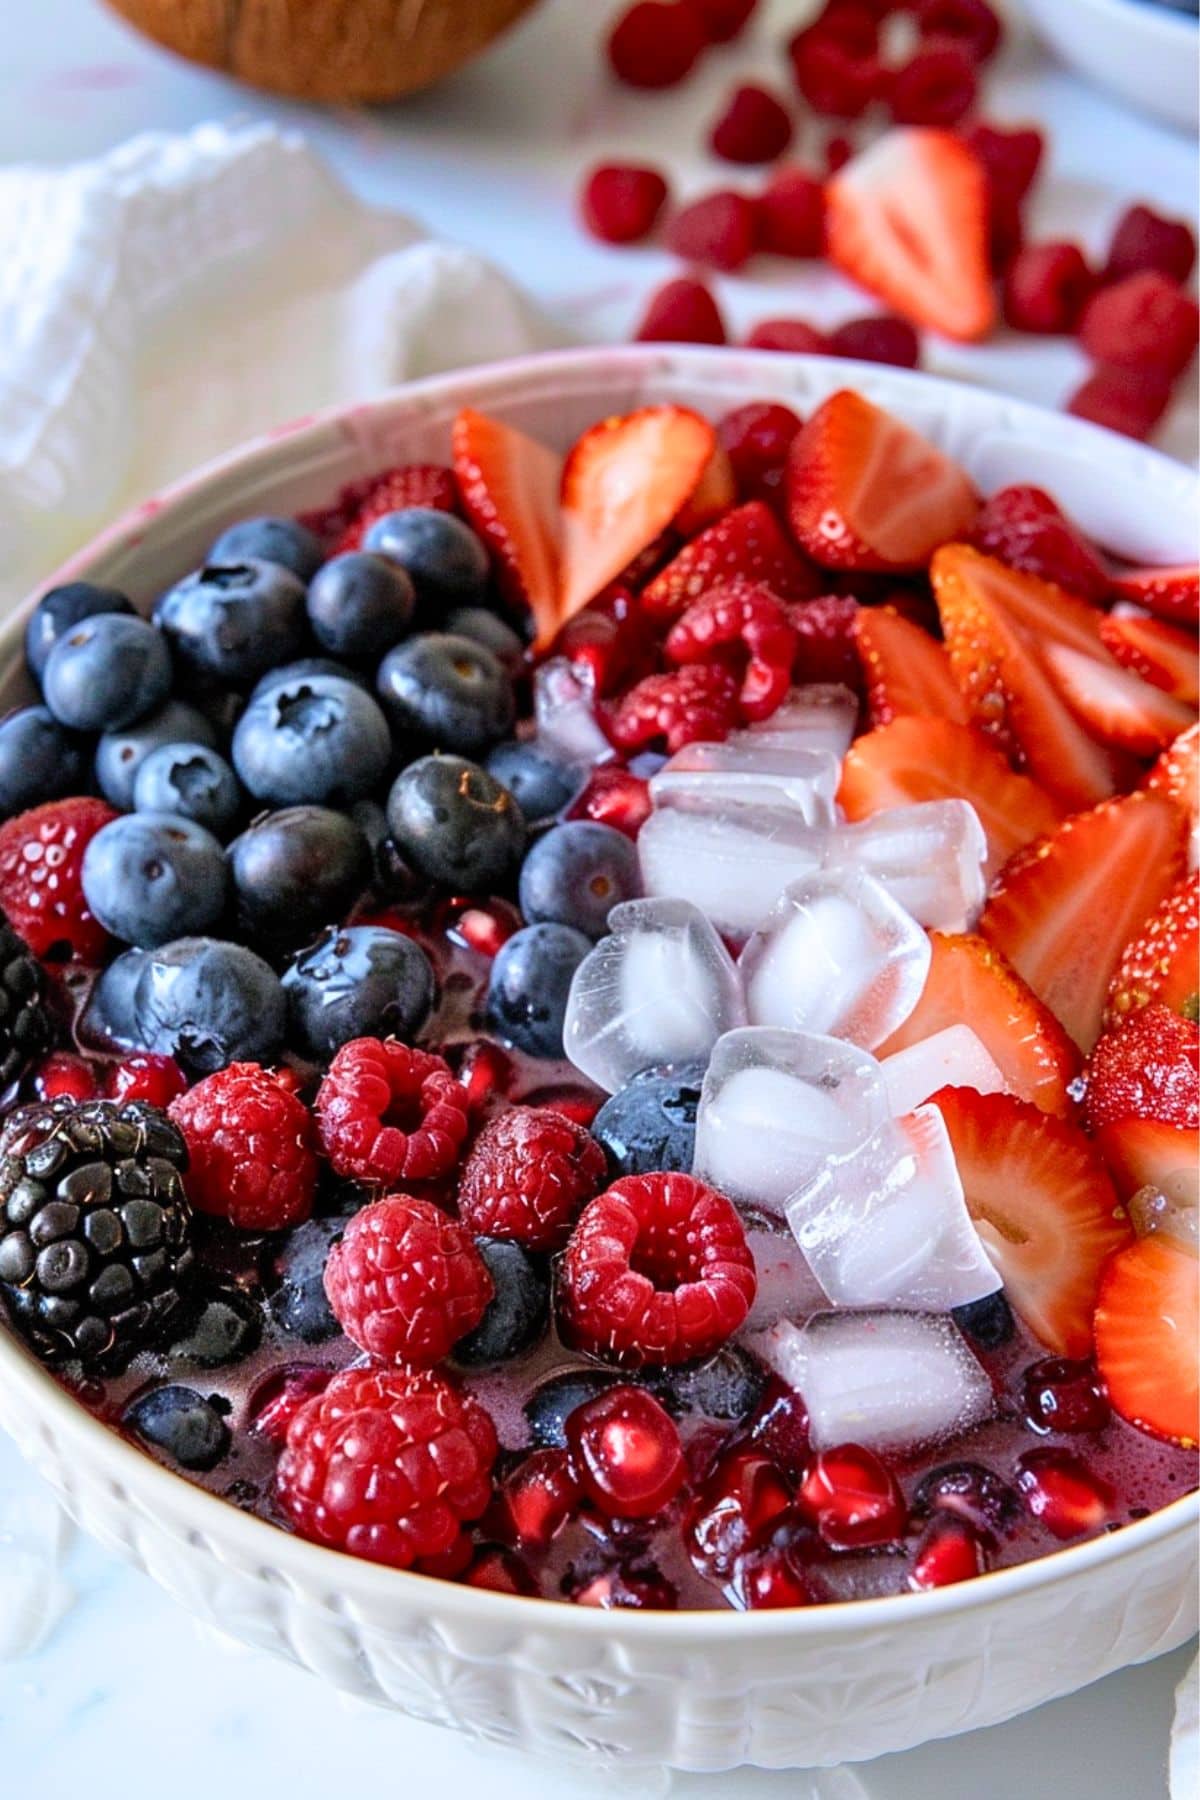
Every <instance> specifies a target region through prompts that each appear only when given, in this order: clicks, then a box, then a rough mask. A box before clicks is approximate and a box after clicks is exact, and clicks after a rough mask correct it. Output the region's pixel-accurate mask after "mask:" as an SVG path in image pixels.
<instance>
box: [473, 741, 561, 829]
mask: <svg viewBox="0 0 1200 1800" xmlns="http://www.w3.org/2000/svg"><path fill="white" fill-rule="evenodd" d="M486 766H487V772H488V774H489V775H494V776H495V777H496V780H497V781H499V782H502V783H503V784H504V786H505V787H506V788H507V789H508V791H509V793H510V794H513V795H515V797H516V799H517V801H518V802H519V804H520V807H521V811H522V812H523V813H524V814H525V817H526V818H527V819H528V821H529V823H530V824H531V825H536V824H538V823H539V822H540V821H541V820H542V819H549V818H553V816H554V815H555V814H556V813H560V812H561V811H562V809H563V807H564V806H566V805H567V803H568V802H569V801H571V800H573V799H574V797H575V795H576V794H577V793H578V791H579V786H580V782H579V776H578V774H577V773H576V771H575V770H574V769H568V768H567V766H566V764H565V763H560V762H555V760H554V758H553V757H552V756H547V754H546V752H545V751H544V750H540V749H539V748H538V746H537V745H536V744H534V743H528V744H520V743H518V742H517V741H516V739H515V738H510V739H509V741H508V742H507V743H506V744H497V745H496V748H495V749H494V750H493V751H491V752H490V753H489V755H488V759H487V765H486Z"/></svg>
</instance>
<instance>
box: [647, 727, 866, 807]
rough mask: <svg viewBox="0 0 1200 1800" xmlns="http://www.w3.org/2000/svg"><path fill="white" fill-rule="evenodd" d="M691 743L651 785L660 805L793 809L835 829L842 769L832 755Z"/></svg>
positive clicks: (747, 743)
mask: <svg viewBox="0 0 1200 1800" xmlns="http://www.w3.org/2000/svg"><path fill="white" fill-rule="evenodd" d="M739 736H740V737H741V738H742V739H743V740H744V741H743V742H741V743H740V744H739V743H733V742H726V743H724V744H703V743H697V744H688V745H687V747H686V748H685V749H683V750H680V751H679V752H678V753H677V754H676V755H675V756H673V757H672V758H671V760H670V762H668V763H667V764H666V766H665V768H663V769H661V770H660V771H659V772H658V773H657V774H656V775H654V776H653V777H652V778H651V781H650V798H651V800H652V801H653V802H654V804H655V805H656V806H680V807H684V808H690V807H695V806H696V805H697V804H699V805H700V806H701V807H703V808H705V809H708V810H712V809H713V808H715V807H719V806H721V805H732V806H738V805H763V806H780V805H785V806H794V807H795V808H796V809H797V811H798V812H799V813H800V814H801V816H802V818H803V819H804V820H805V822H806V823H807V824H809V825H832V824H833V822H834V819H835V817H836V814H835V810H834V799H835V797H836V795H837V790H838V781H839V779H840V765H839V764H838V762H837V760H836V758H835V757H833V756H831V755H830V753H829V751H828V750H793V749H791V748H790V747H789V746H787V745H775V744H761V743H757V742H755V740H754V739H753V738H752V737H751V736H750V734H749V733H748V732H742V733H740V734H739Z"/></svg>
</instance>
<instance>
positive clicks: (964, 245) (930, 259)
mask: <svg viewBox="0 0 1200 1800" xmlns="http://www.w3.org/2000/svg"><path fill="white" fill-rule="evenodd" d="M825 240H826V249H827V253H828V256H829V259H830V261H831V262H833V263H834V264H835V265H836V266H837V267H838V268H839V269H841V270H842V272H843V274H846V275H848V276H849V277H850V279H851V281H856V282H858V284H859V286H860V287H865V288H867V289H868V290H869V291H870V292H871V293H873V294H878V295H879V297H880V298H881V299H882V300H884V301H886V302H887V304H888V305H889V306H890V307H893V308H894V309H895V311H896V312H899V313H903V314H904V316H905V318H908V319H911V320H912V321H913V323H914V324H916V325H927V326H928V327H929V329H930V330H931V331H938V332H941V333H942V334H943V336H945V337H949V338H960V339H962V340H964V341H965V342H970V341H971V340H973V339H975V338H982V337H986V336H987V334H988V332H989V331H990V330H991V329H992V326H993V325H994V324H995V322H996V300H995V294H994V292H993V288H992V279H991V272H990V269H989V265H988V197H987V181H986V177H985V176H984V173H983V170H982V168H981V167H980V165H979V163H978V162H977V161H976V159H975V157H974V156H972V154H971V152H970V151H969V150H968V149H967V148H966V146H965V145H964V144H962V143H960V142H959V140H958V139H957V138H955V137H952V136H951V135H950V133H949V132H945V131H930V130H923V129H911V130H903V131H888V132H885V133H884V135H883V136H882V137H881V138H879V139H878V140H877V141H876V142H875V143H874V144H872V145H871V147H870V148H869V149H867V150H864V151H862V152H861V153H860V154H859V155H858V156H856V157H853V158H852V159H851V161H850V162H848V163H847V164H846V165H845V167H844V168H842V169H840V170H839V171H838V173H837V174H836V175H835V176H834V177H833V179H832V180H831V181H830V182H829V183H828V184H827V185H826V188H825Z"/></svg>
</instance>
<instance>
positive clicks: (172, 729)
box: [95, 699, 217, 812]
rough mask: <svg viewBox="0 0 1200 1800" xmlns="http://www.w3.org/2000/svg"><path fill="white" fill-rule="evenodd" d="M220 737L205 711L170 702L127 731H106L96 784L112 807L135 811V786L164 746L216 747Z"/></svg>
mask: <svg viewBox="0 0 1200 1800" xmlns="http://www.w3.org/2000/svg"><path fill="white" fill-rule="evenodd" d="M216 742H217V734H216V731H215V730H214V728H213V726H212V724H211V723H210V722H209V720H208V719H206V718H205V716H204V714H203V713H202V712H198V711H197V710H196V708H195V707H194V706H189V705H188V703H187V702H186V701H185V700H175V699H171V700H168V701H167V703H166V705H165V706H160V707H159V709H158V711H157V712H155V713H151V714H150V715H149V717H147V718H145V719H139V720H138V722H137V724H136V725H130V726H128V727H127V729H126V730H124V731H106V732H105V733H104V736H103V737H102V738H101V739H100V741H99V743H98V744H97V745H96V764H95V772H96V781H97V784H98V785H99V788H100V792H101V793H102V794H103V795H104V798H105V799H106V800H107V801H108V803H109V805H110V806H115V807H116V808H117V809H118V810H119V811H120V812H132V811H133V784H134V780H135V779H136V777H137V772H138V770H139V769H140V768H141V766H142V763H143V762H144V760H145V759H146V757H147V756H149V754H150V752H151V751H152V750H157V749H158V746H159V745H160V744H185V743H186V744H207V745H209V746H211V747H214V748H215V746H216Z"/></svg>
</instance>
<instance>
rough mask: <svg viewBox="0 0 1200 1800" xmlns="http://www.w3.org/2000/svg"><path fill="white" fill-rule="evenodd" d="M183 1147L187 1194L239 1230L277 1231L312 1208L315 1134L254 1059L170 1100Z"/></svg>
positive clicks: (300, 1107)
mask: <svg viewBox="0 0 1200 1800" xmlns="http://www.w3.org/2000/svg"><path fill="white" fill-rule="evenodd" d="M170 1116H171V1118H172V1120H173V1121H174V1123H175V1124H176V1125H177V1126H178V1127H179V1129H180V1131H181V1132H182V1133H183V1136H184V1140H185V1142H186V1143H187V1147H188V1159H189V1161H188V1173H187V1192H188V1199H189V1200H190V1201H191V1203H192V1205H193V1206H194V1207H196V1208H197V1209H198V1210H199V1211H200V1212H206V1213H212V1214H213V1215H214V1216H215V1217H217V1218H221V1219H228V1220H229V1222H230V1224H231V1225H236V1226H237V1227H238V1229H239V1230H241V1231H282V1230H284V1229H285V1228H286V1227H287V1226H290V1225H299V1224H300V1223H301V1221H302V1220H304V1219H307V1218H308V1216H309V1215H310V1213H311V1212H312V1209H313V1196H314V1195H315V1193H316V1190H317V1155H316V1131H315V1129H314V1126H313V1121H312V1115H311V1114H310V1112H309V1110H308V1108H307V1107H306V1106H305V1105H304V1103H303V1101H302V1100H298V1099H297V1098H296V1096H295V1094H293V1093H289V1092H288V1090H287V1089H286V1088H283V1087H280V1085H279V1083H278V1082H277V1081H276V1080H275V1079H274V1077H273V1076H272V1075H271V1074H270V1073H269V1071H268V1070H266V1069H263V1068H260V1066H259V1065H258V1063H230V1064H229V1066H228V1068H225V1069H218V1070H217V1072H216V1074H215V1075H206V1076H205V1078H204V1080H203V1081H198V1082H197V1083H196V1086H195V1087H194V1088H192V1089H191V1090H190V1092H189V1093H186V1094H183V1095H181V1096H180V1097H179V1098H178V1099H177V1100H174V1101H173V1102H172V1103H171V1107H170Z"/></svg>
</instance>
